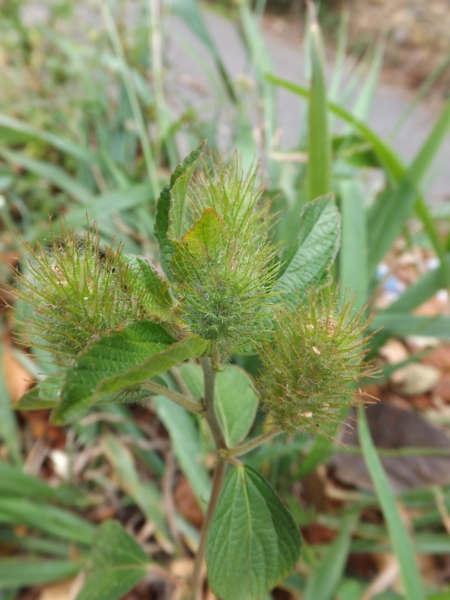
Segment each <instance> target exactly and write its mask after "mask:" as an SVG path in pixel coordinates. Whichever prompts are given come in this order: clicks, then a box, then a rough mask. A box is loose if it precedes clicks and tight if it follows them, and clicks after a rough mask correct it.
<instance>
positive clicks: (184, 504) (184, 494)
mask: <svg viewBox="0 0 450 600" xmlns="http://www.w3.org/2000/svg"><path fill="white" fill-rule="evenodd" d="M173 499H174V502H175V506H176V508H177V510H178V512H179V513H180V514H181V515H182V516H183V517H184V518H185V519H186V520H188V521H189V522H190V523H192V525H195V527H201V525H202V523H203V513H202V511H201V509H200V506H199V504H198V502H197V498H196V497H195V496H194V493H193V491H192V488H191V486H190V484H189V481H188V480H187V479H186V477H182V478H181V479H180V481H179V482H178V483H177V485H176V487H175V491H174V494H173Z"/></svg>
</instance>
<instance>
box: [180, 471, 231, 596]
mask: <svg viewBox="0 0 450 600" xmlns="http://www.w3.org/2000/svg"><path fill="white" fill-rule="evenodd" d="M226 468H227V463H226V462H225V461H223V460H219V461H218V463H217V465H216V469H215V471H214V477H213V485H212V491H211V498H210V499H209V504H208V510H207V511H206V515H205V519H204V521H203V525H202V531H201V534H200V543H199V545H198V550H197V554H196V556H195V563H194V570H193V572H192V580H191V590H192V591H191V595H190V597H189V599H190V600H197V598H198V594H199V584H200V575H201V570H202V566H203V559H204V557H205V552H206V538H207V535H208V529H209V526H210V525H211V521H212V518H213V516H214V512H215V510H216V506H217V503H218V501H219V498H220V492H221V491H222V486H223V480H224V478H225V470H226Z"/></svg>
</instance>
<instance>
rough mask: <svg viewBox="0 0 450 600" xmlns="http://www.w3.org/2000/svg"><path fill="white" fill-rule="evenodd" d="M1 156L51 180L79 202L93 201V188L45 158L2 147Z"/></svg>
mask: <svg viewBox="0 0 450 600" xmlns="http://www.w3.org/2000/svg"><path fill="white" fill-rule="evenodd" d="M0 156H1V157H2V158H3V159H5V160H6V161H7V162H8V163H10V164H11V165H18V166H19V167H22V168H23V169H26V170H27V171H30V172H31V173H34V174H35V175H37V176H38V177H42V179H46V180H47V181H50V182H51V183H53V184H54V185H55V186H57V187H58V188H59V189H61V190H63V191H64V192H66V193H67V194H69V195H70V196H72V197H73V198H75V199H76V200H78V201H79V202H82V203H83V204H89V203H90V202H92V199H93V196H92V194H91V190H89V189H87V188H86V187H85V186H84V185H82V184H81V183H80V182H79V181H77V180H76V179H75V178H74V177H71V176H70V175H68V174H67V171H66V170H65V169H63V168H61V167H58V166H57V165H54V164H52V163H50V162H47V161H45V160H40V159H37V158H31V157H30V156H27V155H26V154H24V153H23V152H11V151H10V150H5V149H0Z"/></svg>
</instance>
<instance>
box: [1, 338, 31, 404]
mask: <svg viewBox="0 0 450 600" xmlns="http://www.w3.org/2000/svg"><path fill="white" fill-rule="evenodd" d="M3 372H4V374H5V380H6V385H7V387H8V392H9V397H10V398H11V402H13V403H14V402H17V401H18V400H19V398H22V396H23V395H24V394H25V392H26V391H27V390H28V389H29V387H30V385H31V384H32V383H33V378H32V376H31V375H30V373H28V371H27V370H26V369H25V367H23V366H22V365H21V364H20V362H19V361H18V360H17V358H16V357H15V356H14V354H13V353H12V351H11V349H10V348H8V347H5V348H4V350H3Z"/></svg>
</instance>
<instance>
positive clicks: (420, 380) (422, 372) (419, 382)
mask: <svg viewBox="0 0 450 600" xmlns="http://www.w3.org/2000/svg"><path fill="white" fill-rule="evenodd" d="M440 378H441V372H440V371H439V369H437V368H436V367H433V366H432V365H422V364H420V363H410V364H409V365H406V367H403V368H401V369H398V371H395V373H393V375H392V377H391V379H390V381H391V383H392V384H393V387H394V389H395V391H396V392H398V393H399V394H402V395H404V396H422V395H423V394H426V393H427V392H429V391H430V390H431V389H432V388H433V387H434V386H435V385H436V384H437V382H438V381H439V380H440Z"/></svg>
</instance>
